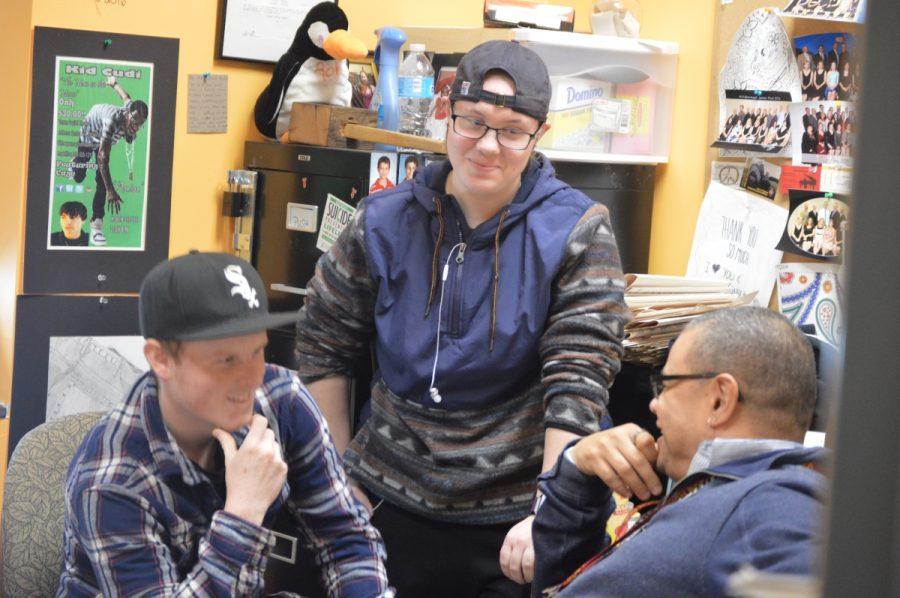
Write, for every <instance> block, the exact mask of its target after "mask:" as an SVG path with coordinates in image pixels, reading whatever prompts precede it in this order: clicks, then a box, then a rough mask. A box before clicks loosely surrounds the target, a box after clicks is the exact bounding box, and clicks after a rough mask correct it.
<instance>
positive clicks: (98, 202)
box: [72, 143, 106, 220]
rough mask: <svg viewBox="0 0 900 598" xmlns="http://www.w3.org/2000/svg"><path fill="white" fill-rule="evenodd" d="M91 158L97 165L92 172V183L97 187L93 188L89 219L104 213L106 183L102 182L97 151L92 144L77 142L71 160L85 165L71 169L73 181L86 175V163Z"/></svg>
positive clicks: (80, 179) (100, 216)
mask: <svg viewBox="0 0 900 598" xmlns="http://www.w3.org/2000/svg"><path fill="white" fill-rule="evenodd" d="M91 158H94V164H96V165H97V169H96V171H95V172H94V183H95V184H96V186H97V187H96V189H94V203H93V204H92V205H91V220H93V219H95V218H103V217H104V216H105V215H106V209H105V208H106V183H104V182H103V175H101V174H100V164H99V163H98V162H97V151H96V150H95V149H94V147H93V146H92V145H86V144H81V143H79V144H78V153H77V154H76V155H75V160H73V161H74V162H75V163H76V164H84V165H85V166H75V167H74V168H73V169H72V170H73V171H74V174H75V176H74V177H73V178H74V179H75V182H76V183H80V182H81V181H83V180H84V177H85V176H86V175H87V170H88V169H87V163H88V162H90V161H91Z"/></svg>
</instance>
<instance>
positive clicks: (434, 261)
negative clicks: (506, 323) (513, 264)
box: [425, 197, 509, 351]
mask: <svg viewBox="0 0 900 598" xmlns="http://www.w3.org/2000/svg"><path fill="white" fill-rule="evenodd" d="M432 201H433V202H434V209H435V212H437V217H438V238H437V242H436V243H435V245H434V253H433V254H432V256H431V289H430V290H429V291H428V303H427V304H426V306H425V317H426V318H427V317H428V314H429V313H431V305H432V303H433V302H434V295H435V292H436V291H437V278H438V274H437V273H438V257H439V254H440V251H441V244H442V243H443V242H444V214H443V210H442V208H441V202H440V200H438V198H437V197H433V198H432ZM507 214H509V208H508V207H507V208H504V209H503V211H502V212H500V220H499V221H498V222H497V232H496V233H494V276H493V281H492V292H491V330H490V337H489V340H488V351H493V350H494V337H495V336H496V332H497V295H498V293H499V291H500V233H501V231H502V230H503V221H504V220H506V215H507Z"/></svg>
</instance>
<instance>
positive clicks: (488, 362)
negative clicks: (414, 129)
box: [296, 154, 628, 524]
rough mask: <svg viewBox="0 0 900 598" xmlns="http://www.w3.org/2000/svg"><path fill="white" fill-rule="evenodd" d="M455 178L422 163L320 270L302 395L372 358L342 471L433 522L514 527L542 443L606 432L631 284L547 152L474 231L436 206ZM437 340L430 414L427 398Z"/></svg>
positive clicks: (373, 205) (304, 351)
mask: <svg viewBox="0 0 900 598" xmlns="http://www.w3.org/2000/svg"><path fill="white" fill-rule="evenodd" d="M450 170H451V165H450V163H449V162H448V161H443V162H437V163H432V164H430V165H428V166H427V167H425V168H420V169H419V170H417V172H416V175H415V177H414V178H413V180H411V181H406V182H404V183H402V184H400V185H398V186H397V187H395V188H394V189H391V190H388V191H385V192H382V193H377V194H375V195H371V196H369V197H367V198H366V199H365V201H364V203H363V205H362V207H361V208H360V209H359V210H358V211H357V213H356V214H355V216H354V218H353V220H352V221H351V222H350V224H349V225H348V226H347V228H346V229H345V230H344V232H343V233H342V234H341V236H340V238H339V239H338V241H337V242H336V243H335V244H334V246H333V247H332V248H331V249H330V250H329V251H328V253H326V254H325V255H323V256H322V258H321V259H320V261H319V263H318V265H317V268H316V274H315V276H314V277H313V279H312V280H311V281H310V283H309V285H308V289H307V290H308V295H307V300H306V304H305V306H304V308H303V309H302V310H301V312H300V319H299V323H298V326H297V343H296V352H297V357H298V361H299V366H298V372H299V374H300V376H301V378H302V379H303V381H304V382H307V383H308V382H311V381H315V380H318V379H322V378H326V377H331V376H348V377H352V376H353V375H354V372H353V364H354V363H356V362H358V360H359V358H360V357H362V356H364V355H366V354H367V352H368V347H369V346H370V344H371V346H373V347H374V354H375V358H376V364H377V365H376V371H375V376H374V380H373V384H372V391H371V396H372V399H371V405H370V408H371V411H370V415H369V417H368V419H367V420H366V421H365V423H364V424H363V425H362V427H361V428H360V429H359V431H358V432H357V434H356V436H355V437H354V439H353V441H352V442H351V444H350V446H349V447H348V449H347V451H346V453H345V455H344V458H345V466H346V468H347V471H348V473H349V474H350V475H351V476H352V477H353V478H355V479H356V480H358V481H359V482H360V483H361V484H362V485H364V486H365V487H366V488H367V489H368V490H370V491H371V492H373V493H374V494H376V495H378V496H380V497H382V498H384V499H386V500H387V501H388V502H390V503H392V504H394V505H396V506H398V507H401V508H404V509H406V510H408V511H411V512H414V513H418V514H421V515H424V516H426V517H429V518H432V519H440V520H446V521H455V522H460V523H470V524H487V523H501V522H509V521H516V520H519V519H521V518H522V517H524V516H525V515H527V514H528V511H529V505H530V503H531V500H532V498H533V496H534V492H535V488H536V478H537V475H538V474H539V473H540V468H541V463H542V458H543V442H544V431H545V429H546V428H548V427H549V428H559V429H563V430H568V431H572V432H575V433H578V434H588V433H590V432H594V431H596V430H598V429H600V423H601V420H603V419H604V418H608V413H607V410H606V402H607V400H608V393H607V389H608V387H609V386H610V384H611V383H612V381H613V378H614V377H615V375H616V373H617V372H618V370H619V361H620V358H621V355H622V344H621V340H622V336H623V328H624V325H625V323H626V321H627V320H628V311H627V309H626V307H625V303H624V299H623V292H624V286H625V285H624V278H623V276H622V271H621V266H620V263H619V255H618V250H617V247H616V243H615V239H614V237H613V233H612V229H611V227H610V223H609V215H608V211H607V209H606V208H605V207H604V206H603V205H601V204H598V203H596V202H594V201H592V200H591V199H590V198H588V197H587V196H585V195H584V194H583V193H581V192H580V191H577V190H575V189H573V188H571V187H570V186H568V185H567V184H565V183H563V182H562V181H560V180H558V179H557V178H556V176H555V173H554V170H553V167H552V166H551V165H550V163H549V161H548V160H546V158H544V157H543V156H542V155H541V154H535V155H534V157H533V159H532V160H531V161H530V163H529V165H528V167H527V168H526V169H525V172H524V173H523V175H522V183H521V186H520V188H519V191H518V192H517V194H516V197H515V198H514V199H513V201H512V202H511V203H510V204H509V205H507V206H506V207H504V208H503V209H501V210H500V212H499V213H498V214H496V215H495V216H494V217H493V218H490V219H489V220H487V221H485V222H483V223H482V224H480V225H478V226H477V227H475V228H474V229H471V230H470V229H469V228H468V226H467V225H466V223H465V218H464V217H463V215H462V212H461V210H460V208H459V205H458V203H457V202H456V200H455V198H453V197H452V196H451V195H448V194H446V193H445V191H444V189H445V183H446V180H447V176H448V174H449V173H450ZM451 251H452V252H453V254H452V255H451V254H450V253H451ZM445 269H446V273H447V277H446V280H442V273H443V272H444V271H445ZM442 294H443V297H442ZM438 326H440V343H439V345H440V352H439V356H438V360H437V367H436V372H435V384H434V386H436V387H437V388H438V389H439V394H440V402H436V401H435V400H434V398H433V397H432V394H431V393H430V392H429V389H430V387H431V384H430V382H431V378H432V368H433V366H434V361H435V349H436V342H437V338H438Z"/></svg>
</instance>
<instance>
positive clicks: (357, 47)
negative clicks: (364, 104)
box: [253, 2, 368, 139]
mask: <svg viewBox="0 0 900 598" xmlns="http://www.w3.org/2000/svg"><path fill="white" fill-rule="evenodd" d="M367 54H368V50H367V49H366V46H365V44H363V43H362V41H360V40H359V39H357V38H356V37H354V36H352V35H350V34H349V33H348V32H347V15H346V14H345V13H344V11H343V10H341V9H340V8H338V6H337V4H335V3H334V2H321V3H319V4H316V5H315V6H313V7H312V8H311V9H310V10H309V12H308V13H307V15H306V18H305V19H303V22H302V23H301V24H300V27H299V28H298V29H297V34H296V35H295V36H294V41H293V43H292V44H291V47H290V48H288V51H287V52H285V54H284V55H283V56H282V57H281V59H280V60H279V61H278V64H277V65H276V66H275V72H274V73H272V80H271V81H270V82H269V85H268V86H267V87H266V88H265V89H264V90H263V92H262V93H261V94H260V95H259V98H258V99H257V100H256V107H255V108H254V110H253V116H254V120H255V122H256V128H257V129H259V132H260V133H262V134H263V135H265V136H266V137H269V138H274V139H282V136H283V135H284V134H285V133H286V132H287V130H288V125H289V124H290V121H291V105H292V104H293V103H294V102H305V103H311V104H316V103H321V104H332V105H335V106H349V105H350V98H351V96H352V89H351V87H350V80H349V74H350V71H349V68H348V66H347V58H364V57H365V56H366V55H367Z"/></svg>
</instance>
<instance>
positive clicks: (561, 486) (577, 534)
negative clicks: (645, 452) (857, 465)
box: [533, 447, 826, 598]
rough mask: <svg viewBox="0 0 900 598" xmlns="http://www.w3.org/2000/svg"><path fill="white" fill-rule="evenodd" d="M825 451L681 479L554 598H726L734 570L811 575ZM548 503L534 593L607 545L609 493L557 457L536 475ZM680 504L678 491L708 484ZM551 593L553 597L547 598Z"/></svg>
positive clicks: (766, 456)
mask: <svg viewBox="0 0 900 598" xmlns="http://www.w3.org/2000/svg"><path fill="white" fill-rule="evenodd" d="M824 458H825V451H824V449H806V448H802V447H798V448H791V449H786V450H778V451H770V452H765V453H761V454H756V455H753V456H750V457H747V458H743V459H738V460H735V461H731V462H728V463H724V464H721V465H719V466H714V467H711V468H709V469H707V470H705V471H701V472H698V473H695V474H692V475H689V476H688V477H687V478H685V479H684V480H681V481H680V482H679V483H678V484H676V486H675V487H674V488H673V489H672V491H671V492H670V493H669V494H668V497H667V498H666V499H665V500H666V501H667V502H664V504H663V506H662V507H658V512H657V514H655V515H654V516H653V517H652V519H650V521H649V523H647V524H646V525H644V526H643V527H642V528H641V529H640V530H635V532H634V533H632V534H630V535H628V536H625V537H624V538H623V539H622V540H621V541H620V542H619V544H617V545H616V546H615V547H614V548H613V549H612V550H611V551H610V552H608V554H607V555H606V556H605V557H604V558H602V559H601V560H599V561H598V562H596V563H595V564H593V565H592V566H590V567H588V568H586V569H585V570H583V571H582V572H581V573H580V574H579V575H578V576H577V577H576V578H575V579H574V581H572V582H571V584H570V585H568V587H566V588H564V589H563V590H562V591H560V592H559V593H558V595H559V596H560V598H575V597H587V596H590V597H596V596H667V597H668V596H724V595H725V586H726V582H727V580H728V576H729V575H730V574H732V573H734V572H735V571H737V570H738V569H739V568H740V567H741V566H742V565H745V564H746V565H751V566H753V567H754V568H755V569H757V570H760V571H767V572H771V573H794V574H805V575H809V574H811V573H812V572H813V560H814V558H815V554H816V546H817V542H818V537H817V536H818V534H817V533H816V531H817V529H818V522H819V515H820V513H819V511H820V509H821V506H822V504H821V501H822V492H823V490H824V487H825V483H826V480H825V476H823V475H822V474H821V473H819V472H817V471H815V470H814V469H811V468H809V467H807V465H808V464H815V465H821V464H822V461H823V460H824ZM541 478H542V481H541V491H542V492H543V493H544V495H545V496H546V499H545V502H544V504H543V505H542V506H541V508H540V509H539V510H538V513H537V516H536V518H535V521H534V527H533V537H534V546H535V563H536V565H535V579H534V585H533V587H534V589H535V591H538V592H540V591H542V590H545V589H547V588H549V587H551V586H555V585H556V584H558V583H560V582H561V581H563V580H564V579H565V578H566V577H567V576H569V575H570V574H571V573H572V572H573V571H575V570H576V569H577V568H578V566H580V565H581V564H582V563H584V562H585V561H587V560H588V559H589V558H591V557H592V556H593V555H595V554H597V553H598V552H600V551H601V550H603V549H604V548H606V547H607V546H608V545H609V536H604V534H603V532H602V530H603V529H605V526H606V520H607V519H608V518H609V517H610V515H611V514H612V513H613V511H614V509H615V503H614V501H613V499H612V495H611V491H610V490H609V488H607V487H606V485H605V484H603V482H602V481H600V479H599V478H594V477H588V476H586V475H584V474H582V473H581V472H580V471H579V470H578V469H577V468H576V467H575V465H573V464H572V463H571V462H570V461H569V460H568V459H566V458H565V457H564V456H561V457H560V459H559V462H558V463H557V465H556V467H555V468H554V469H553V470H552V471H551V472H548V473H547V474H545V475H544V476H541ZM707 480H708V483H707V484H706V485H701V486H700V487H699V489H698V490H696V492H694V493H689V494H687V495H686V497H684V498H682V499H681V500H675V499H673V497H675V496H677V495H678V491H679V489H680V488H686V487H689V486H691V485H692V484H697V483H699V482H702V481H707ZM550 595H555V594H552V593H551V594H550Z"/></svg>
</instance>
